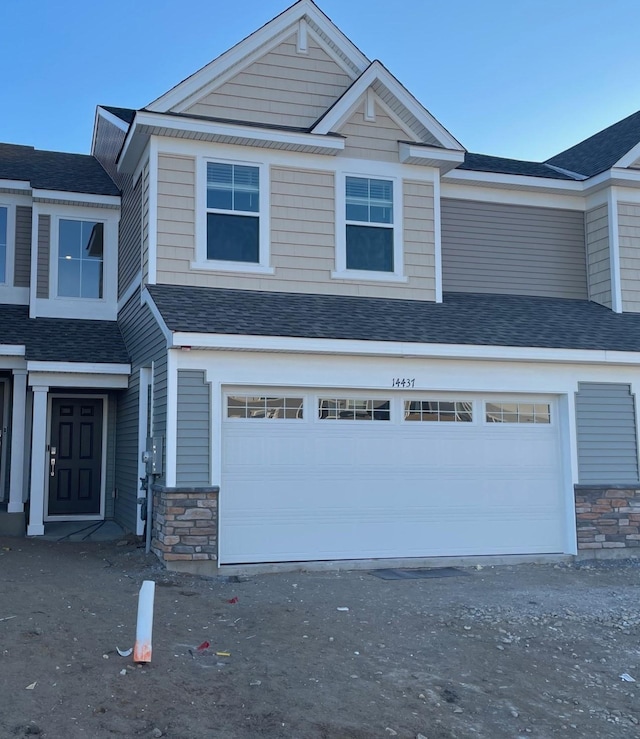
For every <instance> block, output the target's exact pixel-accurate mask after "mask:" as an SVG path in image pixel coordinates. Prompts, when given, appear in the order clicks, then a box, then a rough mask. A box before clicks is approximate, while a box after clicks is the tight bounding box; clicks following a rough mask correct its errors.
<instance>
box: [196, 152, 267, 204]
mask: <svg viewBox="0 0 640 739" xmlns="http://www.w3.org/2000/svg"><path fill="white" fill-rule="evenodd" d="M207 208H216V209H218V210H237V211H248V212H250V213H257V212H258V210H259V209H260V172H259V169H258V167H247V166H245V165H240V164H221V163H219V162H208V163H207Z"/></svg>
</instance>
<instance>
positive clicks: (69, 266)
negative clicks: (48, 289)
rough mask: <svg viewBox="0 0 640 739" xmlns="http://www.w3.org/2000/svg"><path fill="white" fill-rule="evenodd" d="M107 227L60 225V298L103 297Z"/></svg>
mask: <svg viewBox="0 0 640 739" xmlns="http://www.w3.org/2000/svg"><path fill="white" fill-rule="evenodd" d="M103 261H104V224H103V223H97V222H95V221H77V220H71V219H67V218H61V219H60V220H59V222H58V287H57V295H58V297H61V298H94V299H99V298H102V294H103Z"/></svg>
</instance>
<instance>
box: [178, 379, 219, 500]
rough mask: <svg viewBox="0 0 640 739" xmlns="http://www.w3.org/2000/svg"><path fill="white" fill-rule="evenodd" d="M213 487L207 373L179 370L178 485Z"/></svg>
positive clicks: (209, 399) (209, 393) (209, 388)
mask: <svg viewBox="0 0 640 739" xmlns="http://www.w3.org/2000/svg"><path fill="white" fill-rule="evenodd" d="M210 484H211V383H209V382H207V379H206V373H205V371H204V370H178V408H177V449H176V485H178V486H181V485H184V486H187V487H198V486H207V485H210Z"/></svg>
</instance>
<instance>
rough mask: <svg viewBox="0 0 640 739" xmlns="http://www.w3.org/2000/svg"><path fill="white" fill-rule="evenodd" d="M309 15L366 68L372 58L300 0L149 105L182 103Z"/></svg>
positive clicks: (155, 107)
mask: <svg viewBox="0 0 640 739" xmlns="http://www.w3.org/2000/svg"><path fill="white" fill-rule="evenodd" d="M305 17H306V18H308V19H309V20H311V21H313V22H314V23H315V25H317V26H318V27H319V28H320V29H321V30H322V31H323V33H325V34H326V35H327V36H328V37H329V38H330V39H331V40H332V41H333V42H334V43H335V44H336V46H337V47H338V48H339V49H340V50H341V51H342V52H343V53H344V54H345V56H347V57H348V58H349V59H350V60H351V62H352V63H353V64H354V66H355V67H356V68H358V69H360V70H363V69H366V67H367V65H368V64H369V60H368V59H367V58H366V57H365V56H364V54H363V53H362V52H361V51H360V50H359V49H358V48H357V47H356V46H355V45H354V44H353V43H351V41H349V39H348V38H347V37H346V36H345V35H344V34H343V33H342V32H341V31H340V30H339V29H338V28H337V27H336V26H335V25H334V24H333V23H332V22H331V21H330V20H329V18H327V16H326V15H325V14H324V13H323V12H322V11H321V10H320V9H319V8H318V7H317V6H316V5H315V4H314V3H313V2H311V1H310V0H299V2H297V3H295V4H294V5H292V6H291V7H290V8H288V9H287V10H285V11H284V12H283V13H280V15H278V16H276V17H275V18H274V19H273V20H271V21H269V22H268V23H266V24H265V25H264V26H262V28H259V29H258V30H257V31H254V32H253V33H252V34H251V35H250V36H247V37H246V38H245V39H244V40H243V41H240V42H239V43H238V44H236V45H235V46H233V47H231V49H229V50H228V51H225V52H224V53H223V54H221V55H220V56H219V57H217V58H216V59H214V60H213V61H212V62H209V64H207V65H205V66H204V67H202V68H201V69H199V70H198V71H197V72H195V73H194V74H192V75H191V76H190V77H187V79H185V80H183V81H182V82H180V83H178V84H177V85H176V86H175V87H173V88H172V89H171V90H169V91H168V92H166V93H165V94H164V95H161V96H160V97H159V98H156V99H155V100H154V101H153V102H151V103H149V105H147V106H146V107H147V108H148V109H149V110H153V111H159V112H163V111H166V110H170V109H172V108H175V107H177V106H179V105H180V103H182V102H183V101H184V100H185V99H187V98H189V97H191V96H192V95H193V94H194V93H196V92H198V91H199V90H201V89H202V88H204V87H205V86H207V85H208V84H209V83H210V82H211V81H213V80H215V79H216V78H217V77H219V76H220V75H221V74H223V73H224V72H225V71H226V70H227V69H229V68H230V67H234V66H236V65H238V66H239V65H240V64H241V63H242V61H243V60H244V59H245V58H246V57H248V56H249V55H251V54H253V53H254V52H255V51H257V50H258V49H260V48H261V47H263V46H265V45H267V44H268V43H269V42H270V41H271V39H272V38H273V37H274V36H279V35H280V34H282V33H283V32H285V31H287V29H289V28H291V30H292V32H295V29H296V28H297V23H298V22H299V21H301V20H303V19H304V18H305Z"/></svg>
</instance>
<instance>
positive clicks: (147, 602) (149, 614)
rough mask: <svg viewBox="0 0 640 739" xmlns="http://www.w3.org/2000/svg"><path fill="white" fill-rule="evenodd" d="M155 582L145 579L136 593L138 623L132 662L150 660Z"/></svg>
mask: <svg viewBox="0 0 640 739" xmlns="http://www.w3.org/2000/svg"><path fill="white" fill-rule="evenodd" d="M155 594H156V584H155V582H153V580H145V581H144V582H143V583H142V587H141V588H140V594H139V595H138V623H137V625H136V643H135V646H134V648H133V661H134V662H151V636H152V632H153V601H154V598H155Z"/></svg>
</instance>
